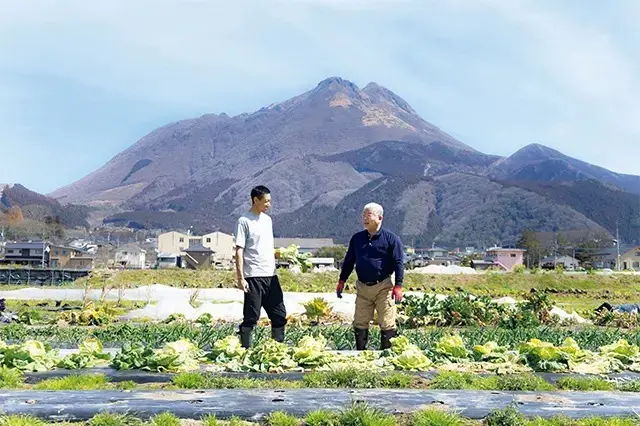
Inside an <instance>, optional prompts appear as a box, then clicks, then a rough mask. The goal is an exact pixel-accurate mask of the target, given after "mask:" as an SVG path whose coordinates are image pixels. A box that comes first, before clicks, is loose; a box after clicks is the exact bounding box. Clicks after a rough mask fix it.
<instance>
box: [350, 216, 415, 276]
mask: <svg viewBox="0 0 640 426" xmlns="http://www.w3.org/2000/svg"><path fill="white" fill-rule="evenodd" d="M354 266H355V268H356V274H357V275H358V280H360V282H363V283H370V282H379V281H382V280H384V279H385V278H387V277H389V276H391V274H392V273H394V272H395V285H398V286H401V285H402V280H403V278H404V250H403V248H402V241H400V238H399V237H398V236H397V235H396V234H394V233H393V232H391V231H389V230H387V229H385V228H380V230H379V231H378V232H377V233H376V234H375V235H373V236H372V237H369V232H368V231H367V230H366V229H365V230H363V231H360V232H358V233H356V234H354V235H353V237H351V240H350V241H349V248H348V249H347V254H346V256H345V258H344V263H343V264H342V271H341V272H340V280H342V281H347V279H348V278H349V275H351V272H352V271H353V267H354Z"/></svg>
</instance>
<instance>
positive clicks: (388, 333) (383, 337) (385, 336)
mask: <svg viewBox="0 0 640 426" xmlns="http://www.w3.org/2000/svg"><path fill="white" fill-rule="evenodd" d="M396 335H397V332H396V330H395V329H391V330H384V331H381V332H380V349H382V350H385V349H390V348H391V338H393V337H396Z"/></svg>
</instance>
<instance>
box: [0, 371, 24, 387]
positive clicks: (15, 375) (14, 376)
mask: <svg viewBox="0 0 640 426" xmlns="http://www.w3.org/2000/svg"><path fill="white" fill-rule="evenodd" d="M23 383H24V374H23V373H22V372H21V371H20V370H18V369H16V368H8V367H5V366H3V367H1V368H0V388H13V389H15V388H18V387H20V386H22V384H23Z"/></svg>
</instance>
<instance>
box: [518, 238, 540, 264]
mask: <svg viewBox="0 0 640 426" xmlns="http://www.w3.org/2000/svg"><path fill="white" fill-rule="evenodd" d="M518 246H519V247H521V248H523V249H525V250H527V253H526V254H525V261H526V264H527V267H528V268H532V267H534V266H535V265H538V264H539V263H540V257H541V256H542V245H541V244H540V241H538V238H537V237H536V232H535V231H533V230H530V229H525V230H524V231H522V235H520V239H519V240H518Z"/></svg>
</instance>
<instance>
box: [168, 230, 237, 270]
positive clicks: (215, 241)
mask: <svg viewBox="0 0 640 426" xmlns="http://www.w3.org/2000/svg"><path fill="white" fill-rule="evenodd" d="M198 246H202V247H207V248H209V249H211V251H213V252H215V257H214V261H215V262H216V263H230V262H231V261H232V260H233V258H234V255H235V242H234V238H233V235H229V234H225V233H224V232H212V233H209V234H205V235H201V236H198V235H187V234H183V233H181V232H176V231H171V232H165V233H163V234H160V235H159V236H158V252H160V253H165V254H169V253H171V254H176V255H181V256H182V255H184V254H185V253H186V249H188V248H189V247H198Z"/></svg>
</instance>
